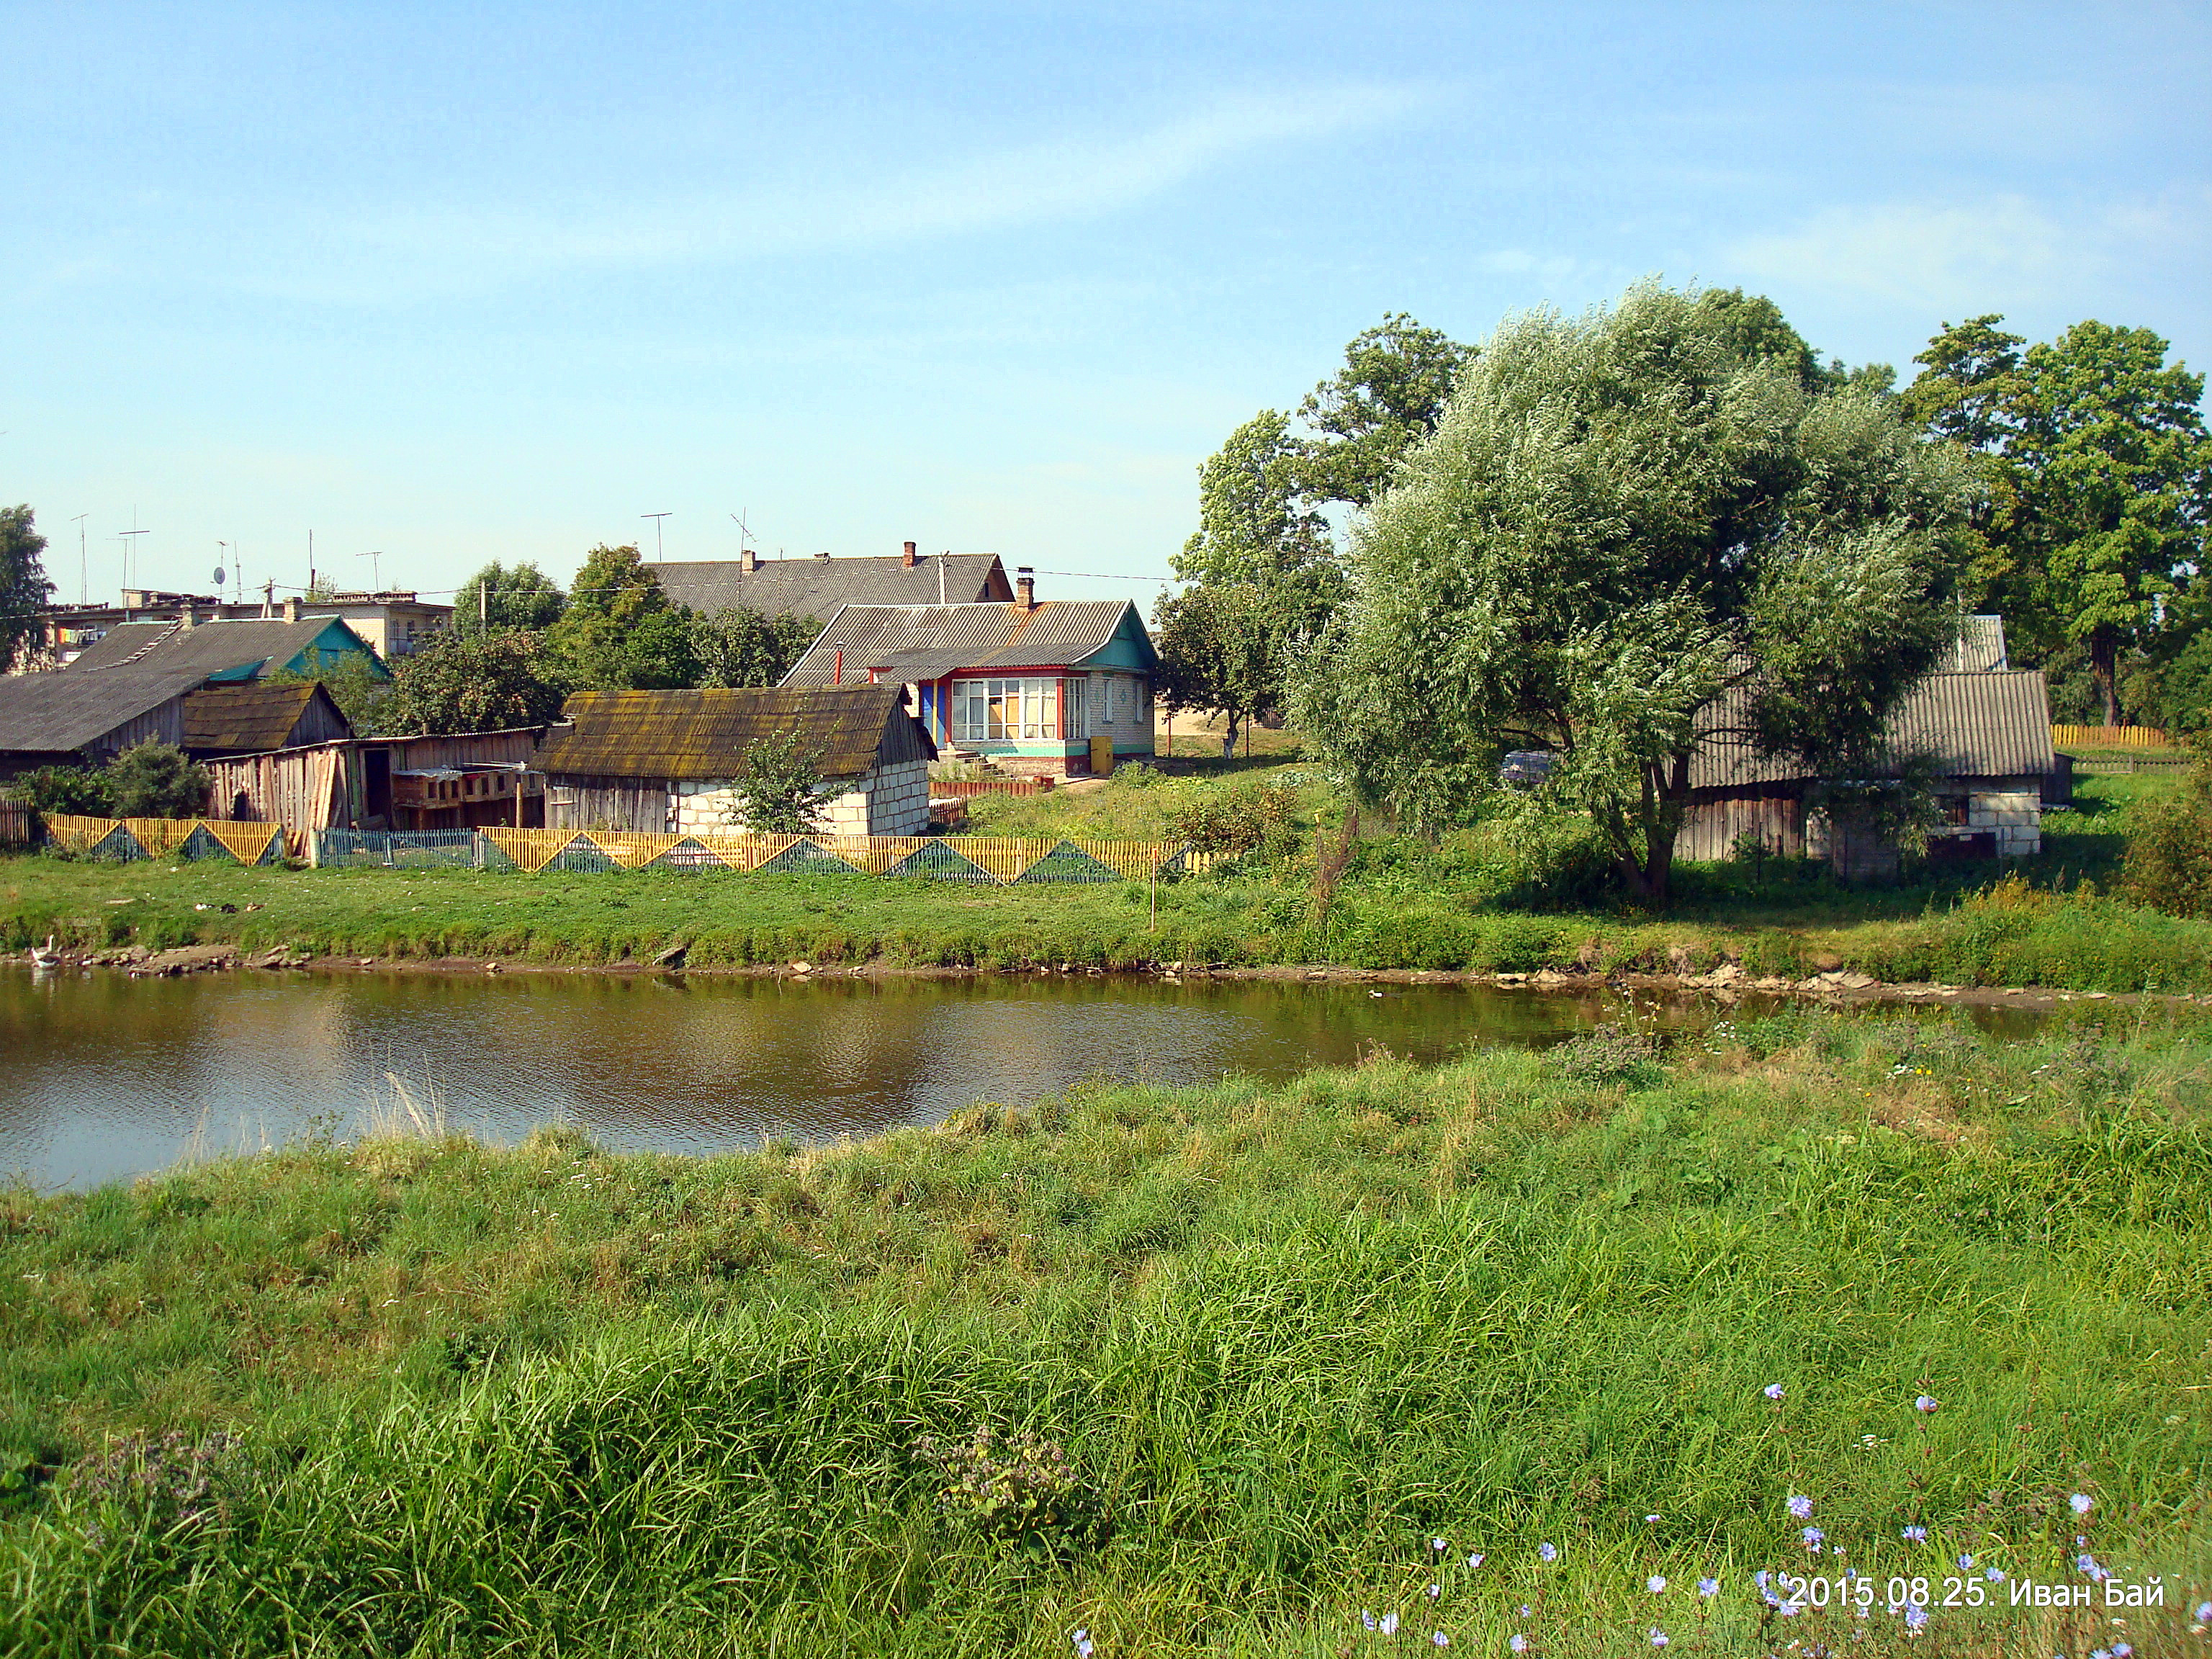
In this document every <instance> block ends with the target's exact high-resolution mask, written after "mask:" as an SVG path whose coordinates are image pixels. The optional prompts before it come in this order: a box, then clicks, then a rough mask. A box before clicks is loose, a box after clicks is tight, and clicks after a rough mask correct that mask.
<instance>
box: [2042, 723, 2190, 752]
mask: <svg viewBox="0 0 2212 1659" xmlns="http://www.w3.org/2000/svg"><path fill="white" fill-rule="evenodd" d="M2051 742H2052V743H2053V744H2057V746H2058V747H2059V748H2061V749H2166V748H2170V747H2171V746H2172V745H2171V744H2169V743H2168V742H2167V740H2166V733H2165V732H2161V731H2160V730H2159V729H2158V727H2156V726H2059V725H2057V724H2056V723H2054V724H2053V725H2052V726H2051Z"/></svg>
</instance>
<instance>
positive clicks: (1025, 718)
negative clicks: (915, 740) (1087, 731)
mask: <svg viewBox="0 0 2212 1659" xmlns="http://www.w3.org/2000/svg"><path fill="white" fill-rule="evenodd" d="M1059 736H1060V682H1059V681H1058V680H1048V679H1018V680H955V681H954V682H953V683H952V740H953V741H954V742H955V743H988V742H993V741H1017V742H1018V741H1020V740H1022V739H1024V738H1032V739H1033V738H1057V737H1059Z"/></svg>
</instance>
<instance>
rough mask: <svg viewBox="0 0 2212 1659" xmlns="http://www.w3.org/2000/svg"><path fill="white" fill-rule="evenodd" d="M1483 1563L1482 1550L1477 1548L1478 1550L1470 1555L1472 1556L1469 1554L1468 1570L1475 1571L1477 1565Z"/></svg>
mask: <svg viewBox="0 0 2212 1659" xmlns="http://www.w3.org/2000/svg"><path fill="white" fill-rule="evenodd" d="M1480 1565H1482V1552H1481V1551H1480V1550H1477V1551H1476V1552H1475V1553H1474V1554H1473V1555H1470V1556H1468V1558H1467V1570H1468V1571H1469V1572H1473V1571H1474V1570H1475V1569H1476V1568H1477V1567H1479V1566H1480Z"/></svg>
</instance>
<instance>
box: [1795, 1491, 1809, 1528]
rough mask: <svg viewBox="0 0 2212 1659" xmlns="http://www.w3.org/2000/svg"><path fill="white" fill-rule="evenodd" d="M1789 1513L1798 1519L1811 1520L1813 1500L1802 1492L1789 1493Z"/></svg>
mask: <svg viewBox="0 0 2212 1659" xmlns="http://www.w3.org/2000/svg"><path fill="white" fill-rule="evenodd" d="M1790 1514H1792V1515H1794V1516H1796V1517H1797V1518H1798V1519H1799V1520H1800V1521H1809V1520H1811V1519H1812V1518H1813V1500H1812V1499H1811V1498H1808V1497H1806V1496H1805V1494H1804V1493H1803V1492H1791V1493H1790Z"/></svg>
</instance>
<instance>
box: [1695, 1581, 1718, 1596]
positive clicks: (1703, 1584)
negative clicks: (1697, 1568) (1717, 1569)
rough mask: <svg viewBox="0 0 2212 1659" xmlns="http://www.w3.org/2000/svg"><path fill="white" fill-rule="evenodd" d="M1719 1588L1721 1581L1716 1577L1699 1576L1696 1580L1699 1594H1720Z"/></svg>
mask: <svg viewBox="0 0 2212 1659" xmlns="http://www.w3.org/2000/svg"><path fill="white" fill-rule="evenodd" d="M1720 1589H1721V1581H1720V1580H1719V1579H1717V1578H1700V1579H1699V1580H1698V1594H1699V1595H1719V1594H1720Z"/></svg>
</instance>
